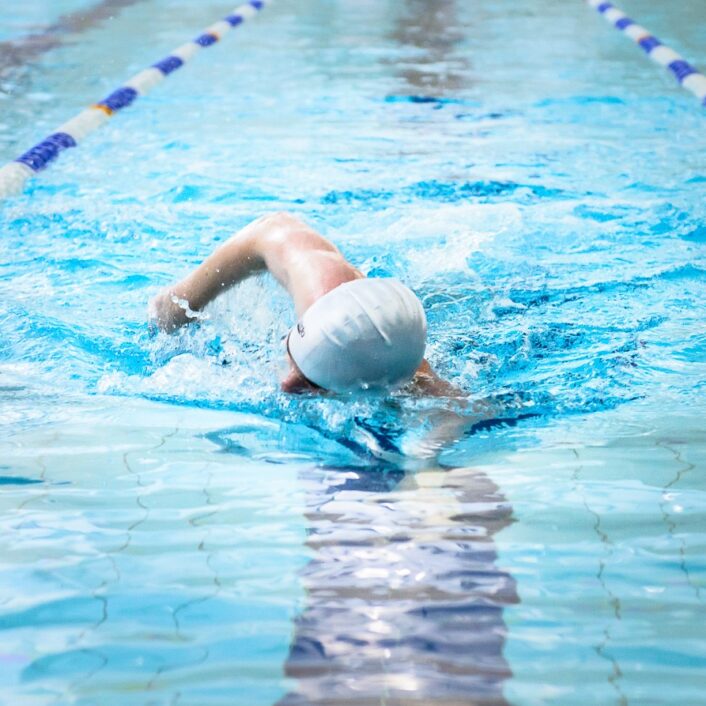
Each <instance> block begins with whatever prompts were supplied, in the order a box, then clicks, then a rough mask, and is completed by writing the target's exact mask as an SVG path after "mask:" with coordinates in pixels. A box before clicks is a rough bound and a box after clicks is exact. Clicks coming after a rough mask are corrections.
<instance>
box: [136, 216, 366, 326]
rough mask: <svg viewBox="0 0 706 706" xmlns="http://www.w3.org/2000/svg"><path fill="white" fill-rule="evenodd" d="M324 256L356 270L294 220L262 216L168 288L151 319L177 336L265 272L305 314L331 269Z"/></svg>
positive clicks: (152, 306)
mask: <svg viewBox="0 0 706 706" xmlns="http://www.w3.org/2000/svg"><path fill="white" fill-rule="evenodd" d="M322 257H328V258H329V259H330V258H333V260H334V261H335V262H334V263H333V264H336V263H337V262H338V261H339V260H340V261H341V263H343V265H345V266H347V267H348V268H349V269H353V268H351V267H350V265H348V264H347V263H345V261H344V260H343V258H342V257H341V256H340V253H339V252H338V250H337V249H336V248H335V247H334V246H333V245H332V244H331V243H329V242H328V241H327V240H326V239H325V238H324V237H323V236H321V235H319V234H318V233H316V232H315V231H314V230H312V229H311V228H310V227H309V226H307V225H306V224H305V223H303V222H302V221H301V220H299V219H298V218H296V217H295V216H291V215H289V214H287V213H274V214H271V215H268V216H263V217H262V218H258V219H257V220H256V221H253V222H252V223H250V224H249V225H247V226H246V227H245V228H243V229H242V230H240V231H238V232H237V233H236V234H235V235H234V236H233V237H232V238H230V239H229V240H228V241H227V242H225V243H224V244H223V245H221V246H220V247H219V248H217V249H216V250H215V251H214V252H213V253H212V254H211V255H209V257H207V258H206V259H205V260H204V261H203V262H202V263H201V264H200V265H199V266H198V267H197V268H196V269H195V270H193V271H192V272H191V273H190V274H189V275H187V276H186V277H185V278H184V279H183V280H181V281H180V282H177V283H176V284H173V285H171V286H169V287H167V288H165V289H163V290H162V291H161V292H160V293H159V294H158V295H157V296H156V297H155V298H154V299H153V300H152V301H151V302H150V307H149V315H150V319H152V320H153V321H154V322H155V323H156V324H157V325H158V326H159V328H161V329H163V330H166V331H173V330H175V329H177V328H179V327H181V326H184V325H185V324H188V323H189V322H191V321H193V320H194V319H195V318H196V312H199V311H201V310H202V309H203V308H204V307H205V306H206V305H207V304H208V303H209V302H211V301H213V300H214V299H215V298H216V297H217V296H218V295H219V294H221V293H222V292H225V291H226V290H228V289H229V288H230V287H232V286H234V285H235V284H237V283H238V282H242V281H243V280H244V279H247V278H248V277H250V276H251V275H254V274H257V273H259V272H263V271H266V270H268V271H270V272H271V273H272V274H273V275H274V277H275V278H276V279H277V280H278V281H279V282H280V284H282V285H283V286H284V287H285V288H286V289H287V291H288V292H289V293H290V295H291V296H292V298H293V299H294V303H295V307H296V309H297V311H300V310H302V311H303V310H304V309H306V308H307V307H308V306H309V305H310V304H311V301H312V299H314V298H315V297H316V296H317V295H318V292H316V291H314V290H313V289H312V287H311V282H312V281H318V280H319V279H320V277H319V274H320V273H319V270H326V271H327V272H328V271H331V270H332V268H331V264H332V263H329V262H328V261H327V262H326V263H325V265H322V263H321V262H320V260H321V258H322ZM313 275H315V276H313Z"/></svg>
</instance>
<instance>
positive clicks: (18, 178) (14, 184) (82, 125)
mask: <svg viewBox="0 0 706 706" xmlns="http://www.w3.org/2000/svg"><path fill="white" fill-rule="evenodd" d="M270 4H272V0H249V2H247V3H245V4H244V5H240V6H239V7H236V8H235V9H234V10H233V11H232V12H231V13H230V14H229V15H227V16H226V17H224V18H223V19H222V20H220V21H218V22H215V23H214V24H212V25H210V26H209V27H207V28H206V29H205V30H204V31H203V32H202V33H201V34H200V35H199V36H198V37H196V38H195V39H194V40H192V41H190V42H187V43H186V44H182V45H181V46H179V47H177V48H176V49H174V51H172V52H171V53H170V54H169V55H168V56H166V57H165V58H164V59H162V60H161V61H158V62H157V63H156V64H153V65H152V66H150V67H149V68H147V69H144V70H143V71H140V72H139V73H138V74H135V76H133V77H132V78H131V79H130V80H128V81H126V82H125V83H124V84H123V85H122V86H120V88H118V89H117V90H115V91H113V92H112V93H111V94H110V95H108V96H107V97H106V98H104V99H103V100H101V101H99V102H98V103H94V104H93V105H92V106H90V107H88V108H86V109H85V110H83V111H81V112H80V113H79V114H78V115H76V116H74V117H73V118H71V120H68V121H67V122H65V123H64V124H63V125H60V126H59V127H58V128H57V129H56V130H55V131H54V132H53V133H52V134H51V135H49V136H48V137H46V138H44V139H43V140H42V141H41V142H39V143H37V144H36V145H35V146H34V147H32V148H31V149H29V150H27V151H26V152H25V153H24V154H22V155H20V156H19V157H18V158H17V159H16V160H15V161H14V162H10V163H9V164H6V165H5V166H4V167H2V168H0V198H6V197H8V196H12V195H15V194H18V193H20V192H21V191H22V188H23V187H24V185H25V182H26V181H27V179H29V178H30V177H32V176H34V175H35V174H36V173H37V172H39V171H41V170H42V169H44V168H45V167H46V166H47V165H48V164H49V163H50V162H52V161H53V160H55V159H56V158H57V157H58V156H59V154H60V153H61V152H63V151H64V150H66V149H69V147H76V145H78V143H79V142H82V141H83V140H84V139H85V138H86V137H87V136H88V135H90V134H91V133H92V132H93V131H94V130H97V129H98V128H99V127H100V126H101V125H103V124H104V123H106V122H107V121H108V120H109V119H110V117H111V116H113V115H115V113H117V112H118V111H120V110H122V109H123V108H127V106H129V105H131V104H132V103H133V102H134V101H135V100H136V99H137V98H138V97H139V96H144V95H146V94H147V93H149V92H150V91H151V90H152V89H153V88H154V87H155V86H156V85H157V84H159V83H161V82H162V81H163V80H164V79H165V78H166V77H167V76H169V75H170V74H171V73H173V72H174V71H176V70H177V69H179V68H181V67H182V66H183V65H184V64H185V63H186V62H187V61H189V60H190V59H192V58H193V57H194V56H195V55H196V54H197V53H198V51H199V50H200V49H205V48H206V47H210V46H212V45H213V44H215V43H216V42H218V41H219V40H220V39H222V38H223V36H224V35H225V34H226V33H227V32H229V31H230V30H231V29H233V28H235V27H237V26H238V25H240V24H242V23H243V22H245V21H246V20H248V19H250V18H251V17H254V16H255V15H256V14H257V13H258V12H259V11H260V10H262V9H263V8H264V7H265V6H266V5H270Z"/></svg>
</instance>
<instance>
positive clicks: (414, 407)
mask: <svg viewBox="0 0 706 706" xmlns="http://www.w3.org/2000/svg"><path fill="white" fill-rule="evenodd" d="M98 4H99V3H97V2H93V1H92V0H83V1H82V2H79V1H78V0H77V1H74V2H68V1H67V2H56V3H51V4H49V3H44V2H36V1H35V2H26V3H23V5H22V6H21V7H20V8H16V7H13V8H12V9H11V10H10V9H1V10H0V27H2V32H3V34H2V35H0V42H3V43H4V45H3V46H4V49H5V50H4V51H3V50H2V47H0V57H4V59H3V60H4V63H3V64H2V66H0V158H2V160H9V159H13V158H14V157H16V156H17V155H18V154H20V153H21V152H22V151H24V150H25V149H26V148H27V147H29V146H31V145H32V144H35V143H36V142H37V141H38V140H39V139H41V138H42V137H43V136H45V135H46V134H48V133H49V132H51V131H52V130H53V129H54V128H55V127H56V126H57V125H59V124H61V123H62V122H63V121H64V120H65V119H66V118H68V117H70V116H71V115H73V114H74V113H76V112H78V110H80V109H81V108H82V107H83V106H84V105H86V104H90V103H93V102H95V101H96V100H97V99H99V98H102V97H104V96H105V95H107V94H108V93H109V92H110V91H112V90H113V89H114V88H115V87H117V86H118V85H120V83H121V82H122V81H123V80H124V79H125V78H126V77H129V76H130V75H132V74H134V73H135V72H136V71H138V70H139V69H141V68H143V67H144V66H147V65H150V64H151V63H153V62H154V61H155V60H157V59H159V58H161V57H162V56H163V55H164V54H166V53H168V52H169V50H171V49H172V48H173V47H174V46H177V45H178V44H180V43H181V42H183V41H185V40H186V39H188V38H189V37H190V36H194V35H196V34H197V33H198V32H199V31H200V30H201V29H202V28H203V27H204V26H206V25H207V24H209V23H210V22H212V21H213V20H214V19H215V18H217V17H219V16H221V15H223V14H225V13H226V12H228V11H229V10H230V9H231V5H229V4H227V3H225V4H223V3H220V2H214V1H213V0H203V1H202V2H199V3H192V2H188V1H187V0H171V1H170V2H166V0H143V1H142V2H132V3H115V8H114V13H113V14H112V19H109V20H108V19H100V18H98V19H96V21H95V22H90V23H87V26H85V27H83V28H82V29H80V30H79V29H76V27H75V26H73V25H72V29H71V30H70V31H67V30H66V29H62V27H63V25H62V23H61V21H60V19H61V17H62V16H65V15H66V14H67V13H74V12H77V11H79V10H84V11H89V10H91V8H95V6H96V5H98ZM103 4H104V5H105V4H106V3H103ZM107 5H110V3H109V2H108V3H107ZM118 5H120V7H118ZM621 7H622V8H623V9H624V10H625V11H626V12H628V13H629V14H630V15H631V16H633V17H634V18H635V19H637V20H639V21H640V22H641V23H643V24H644V25H645V26H647V27H649V28H650V29H653V30H654V31H655V33H657V34H658V35H659V36H660V37H661V38H662V39H663V40H664V41H666V42H667V43H669V44H670V46H673V47H674V48H676V49H678V50H679V51H680V52H681V53H683V54H684V55H685V56H686V57H688V58H689V59H690V60H691V61H692V62H693V63H694V64H696V65H697V66H700V67H701V68H704V67H706V55H705V50H704V47H705V46H706V42H705V41H704V40H705V39H706V37H705V34H706V24H704V22H703V19H704V17H703V9H702V7H701V5H700V4H699V3H698V2H696V0H686V1H685V2H683V3H680V6H679V12H678V13H676V12H674V11H670V12H668V11H667V9H666V8H665V7H658V6H655V5H653V4H649V3H647V2H646V1H645V0H639V1H638V0H632V1H630V0H625V1H624V2H623V3H621ZM10 19H11V22H10ZM48 27H54V29H52V30H51V35H52V38H53V40H54V41H52V42H51V43H49V44H47V43H44V44H43V43H42V42H39V45H38V46H35V49H36V50H35V49H33V53H32V54H31V56H29V57H28V55H27V53H26V52H25V53H24V54H22V56H23V60H22V61H21V62H19V63H18V62H15V61H10V60H9V59H7V58H6V57H9V56H11V55H12V56H17V55H18V51H17V47H18V46H25V47H26V46H28V43H27V41H26V38H27V37H28V36H30V35H37V34H39V35H41V34H42V32H43V29H46V28H48ZM23 38H24V39H23ZM32 41H33V42H34V45H36V44H37V42H36V40H32ZM8 42H14V44H13V45H12V46H13V47H14V48H15V50H14V52H10V51H9V48H8V47H9V45H8ZM23 42H24V44H23ZM703 120H704V113H703V110H701V109H700V108H699V106H698V105H697V104H695V103H694V101H693V97H692V96H690V95H688V94H686V93H685V92H683V91H682V90H681V89H680V88H679V86H678V85H676V83H675V82H674V81H673V79H672V77H670V76H669V75H668V74H666V73H665V72H663V71H661V70H660V69H658V68H656V67H654V66H653V65H651V64H650V63H649V62H647V61H645V59H644V57H643V56H642V55H641V52H640V51H639V50H638V49H636V48H635V47H634V46H633V45H631V44H630V43H629V42H627V41H626V40H625V39H624V37H622V36H620V34H619V33H617V32H614V31H612V30H611V29H610V28H609V27H607V26H606V25H605V23H604V22H603V21H602V20H601V18H600V17H598V16H596V13H595V12H594V11H593V10H591V9H590V8H588V7H585V6H584V5H583V4H581V3H578V4H576V5H575V6H570V5H567V4H566V3H552V2H549V1H548V0H542V1H541V2H537V3H533V4H532V6H528V7H524V8H522V9H518V8H517V5H516V4H514V3H510V2H500V3H495V4H494V5H493V6H492V7H491V6H481V7H479V6H477V5H471V4H468V3H462V2H459V1H458V0H439V1H438V2H434V3H433V5H431V4H430V3H426V2H422V1H421V0H419V1H416V0H405V1H404V2H402V1H398V2H395V3H393V2H389V3H388V2H376V3H373V2H365V1H364V2H358V3H355V4H353V3H348V2H345V1H344V0H302V1H301V2H297V3H294V2H290V1H288V0H281V2H279V3H278V4H276V5H273V6H272V7H271V8H267V10H266V12H264V13H263V14H262V15H261V16H260V17H258V18H257V19H256V20H254V21H253V22H251V23H249V24H247V25H246V26H243V27H242V28H239V29H238V32H237V33H234V34H233V35H232V36H231V37H229V38H228V40H227V41H224V43H223V45H221V46H216V47H214V48H213V49H211V50H209V52H208V54H206V53H204V54H203V55H202V56H199V57H198V58H197V59H196V60H195V61H194V63H193V64H191V65H189V66H188V67H187V68H185V69H184V70H183V71H182V72H181V73H180V75H178V76H175V77H174V78H173V79H170V81H169V82H168V83H166V84H164V85H163V86H161V87H160V88H159V89H158V90H156V91H155V92H154V93H153V94H151V95H149V96H147V97H145V98H143V99H140V102H139V103H138V104H136V105H135V106H134V107H132V108H130V109H128V110H125V111H124V112H123V113H121V114H120V115H119V116H117V117H116V118H115V119H114V120H113V121H112V122H111V123H110V124H109V125H108V126H106V127H104V128H103V129H102V130H101V131H100V132H98V133H96V134H95V135H94V136H92V137H91V139H90V140H89V141H87V142H86V143H85V144H83V145H81V146H80V147H79V148H78V149H75V150H69V151H67V152H66V153H65V154H63V155H62V157H61V160H60V161H59V162H57V164H56V165H54V166H53V167H52V168H51V169H49V170H47V171H46V172H43V173H42V175H41V177H40V178H38V179H36V180H35V181H33V182H31V184H30V185H29V187H28V190H27V192H26V194H25V195H24V196H22V197H20V198H18V199H15V200H12V201H9V202H7V203H5V204H3V206H2V207H1V208H2V211H1V213H0V224H1V226H2V238H0V253H1V255H0V295H1V296H2V302H3V306H2V309H0V340H2V342H3V345H2V347H1V348H0V396H1V400H2V402H1V403H0V424H1V425H2V430H3V435H2V441H1V442H0V466H2V469H0V483H1V484H2V489H1V490H2V493H0V499H1V500H2V503H3V512H2V515H1V517H2V523H3V527H2V529H3V531H2V534H1V535H0V536H1V537H2V539H1V540H0V541H1V542H2V559H3V565H2V571H0V629H2V635H3V642H2V648H0V660H2V665H3V668H2V670H0V684H1V686H2V692H1V693H2V700H3V701H4V702H5V703H13V704H17V703H21V704H23V705H24V704H68V703H73V704H85V705H87V706H88V705H89V704H91V705H92V704H95V703H101V704H106V705H110V704H120V705H121V706H124V705H125V704H194V705H197V704H198V705H199V706H204V705H206V704H229V705H232V704H243V705H246V704H247V705H248V706H253V705H259V704H263V705H266V704H275V703H279V704H336V705H339V704H383V703H384V704H418V703H423V704H437V705H439V706H441V705H442V704H443V705H444V706H449V705H456V704H469V703H483V704H508V703H509V704H517V705H518V706H519V705H524V704H528V705H529V704H560V705H561V706H564V705H566V704H569V705H573V704H576V705H579V704H580V705H583V704H610V703H615V704H626V703H630V704H667V703H680V704H687V705H690V706H696V705H697V704H702V703H703V693H704V687H705V686H706V684H705V679H706V678H705V677H704V674H705V673H706V635H704V627H703V623H704V621H703V613H704V605H703V604H704V595H705V592H706V584H705V581H706V559H705V553H704V539H705V533H704V515H705V512H706V496H705V491H706V485H705V482H704V479H703V469H704V467H705V465H706V440H705V438H704V436H705V435H704V424H703V419H704V416H705V413H706V404H705V403H704V380H705V378H706V375H705V373H706V325H705V324H704V314H703V301H704V295H706V284H705V282H704V273H705V271H706V261H705V258H704V241H705V238H706V231H705V230H704V219H705V215H706V213H705V211H706V207H705V206H704V203H705V202H706V201H705V199H704V188H705V185H706V164H705V163H704V157H703V154H704V141H705V138H704V131H703ZM277 209H286V210H288V211H292V212H295V213H297V214H299V215H301V216H303V217H304V218H306V219H307V220H308V221H309V222H311V223H312V224H313V225H315V226H316V227H317V228H319V229H321V230H322V232H323V233H324V234H326V235H327V236H328V237H330V238H331V239H333V240H334V241H335V242H336V243H337V244H338V245H339V246H340V247H341V249H342V250H343V251H344V253H345V254H346V255H347V256H348V257H349V258H350V259H351V260H352V261H353V262H354V263H355V264H357V265H358V266H360V267H361V268H362V269H363V270H364V271H365V272H367V273H370V274H377V275H394V276H397V277H400V278H401V279H403V280H404V281H405V282H407V283H408V284H409V285H410V286H412V287H413V288H414V289H415V290H416V291H417V292H418V293H419V294H420V296H421V298H422V300H423V302H424V304H425V308H426V311H427V316H428V319H429V328H430V347H429V357H430V359H431V361H432V363H433V364H434V365H435V366H436V368H437V369H438V370H439V371H440V372H441V373H442V374H443V375H444V376H445V377H447V378H448V379H450V380H452V381H453V382H455V383H456V384H458V385H460V386H462V387H464V388H465V389H466V390H468V391H469V393H470V394H471V395H472V396H474V397H476V398H478V399H486V398H490V399H491V400H492V401H493V404H495V405H496V407H497V409H498V416H499V417H502V418H503V419H504V420H505V421H502V422H498V423H497V424H488V425H480V426H478V425H476V426H473V421H474V420H473V419H472V418H470V419H468V423H467V428H466V433H465V434H464V435H463V436H462V437H461V438H460V439H458V440H457V441H456V442H455V443H451V444H449V445H448V446H446V447H444V448H441V449H438V448H434V446H433V445H431V446H430V444H429V442H425V441H424V439H425V438H426V437H428V433H429V431H430V430H434V429H437V430H438V429H439V427H440V425H443V423H444V421H445V420H447V419H448V418H449V409H450V408H451V411H453V409H452V408H453V405H452V404H451V403H447V402H444V401H438V400H437V401H434V400H412V399H408V398H406V397H404V396H396V397H394V398H393V399H392V400H380V399H376V398H375V397H359V398H356V399H355V400H347V401H344V400H340V399H323V398H319V397H310V398H299V397H288V396H285V395H282V394H281V393H280V392H279V391H278V387H277V368H278V365H279V363H278V360H279V359H280V356H281V348H280V346H281V344H280V337H281V335H282V334H283V333H284V332H285V331H286V328H287V323H288V321H291V311H290V310H289V307H288V304H287V302H286V300H285V297H284V296H283V295H282V294H281V293H280V292H279V291H278V290H277V288H276V286H275V285H274V284H273V283H272V282H270V281H268V280H264V279H263V280H259V281H254V282H250V283H248V284H247V285H246V286H244V287H243V288H242V289H239V290H238V291H236V292H233V293H232V294H229V295H228V296H227V297H226V298H225V299H224V300H222V301H219V302H217V303H216V304H215V305H214V306H213V307H212V309H211V310H210V311H209V319H208V320H207V321H205V322H204V323H203V325H202V327H201V329H200V330H199V331H195V332H186V333H184V334H183V335H180V336H176V337H166V336H164V337H157V338H151V337H150V335H149V333H148V330H147V326H146V321H145V319H146V315H145V310H146V303H147V300H148V298H149V297H150V295H151V294H153V293H155V292H156V291H157V289H158V288H159V287H160V286H162V285H164V284H165V283H167V282H169V281H172V280H173V279H175V278H177V277H179V276H181V275H182V274H183V273H184V272H185V271H186V270H187V269H188V268H189V267H192V266H193V265H195V264H196V263H197V262H199V261H200V260H201V259H202V258H203V256H204V255H205V254H206V253H208V252H209V251H210V250H211V249H212V247H213V246H214V244H215V243H217V242H220V241H222V240H223V239H224V238H226V237H228V235H229V234H230V233H232V232H233V231H234V230H235V229H236V228H238V227H240V226H242V225H244V224H245V223H246V222H248V221H249V220H250V219H251V218H253V217H255V216H258V215H260V214H261V213H263V212H266V211H271V210H277ZM456 411H458V410H456ZM438 452H440V453H438Z"/></svg>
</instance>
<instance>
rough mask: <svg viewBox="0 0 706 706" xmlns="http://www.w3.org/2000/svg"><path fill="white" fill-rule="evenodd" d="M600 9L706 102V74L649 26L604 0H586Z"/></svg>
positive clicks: (656, 60) (703, 102) (649, 54)
mask: <svg viewBox="0 0 706 706" xmlns="http://www.w3.org/2000/svg"><path fill="white" fill-rule="evenodd" d="M586 1H587V2H588V4H589V5H590V6H591V7H593V8H595V9H596V10H598V12H600V13H601V15H603V17H604V18H605V20H606V21H607V22H610V24H612V25H613V26H614V27H616V28H617V29H619V30H620V31H621V32H622V33H623V34H626V35H627V36H628V37H630V39H632V40H633V42H635V43H636V44H639V45H640V46H641V47H642V48H643V49H644V50H645V52H646V53H647V56H649V57H650V59H652V61H654V62H656V63H658V64H660V65H661V66H666V67H667V68H668V69H669V70H670V71H671V72H672V73H673V74H674V76H675V78H676V79H677V81H679V83H680V84H681V85H682V86H684V88H686V90H687V91H691V92H692V93H693V94H694V95H695V96H696V97H697V98H698V99H699V100H700V101H701V104H702V105H704V106H706V76H704V75H703V74H702V73H701V72H700V71H698V70H697V69H696V68H695V67H694V66H692V65H691V64H690V63H689V62H688V61H687V60H686V59H685V58H684V57H683V56H681V55H680V54H677V52H675V51H674V49H670V48H669V47H668V46H666V45H665V44H662V42H660V41H659V39H657V37H655V36H654V34H652V33H651V32H650V31H649V30H647V29H645V28H644V27H642V26H641V25H639V24H637V22H634V21H633V20H631V19H630V18H629V17H628V16H627V15H626V14H625V13H624V12H623V11H622V10H619V9H618V8H617V7H615V6H614V5H612V4H611V3H609V2H603V0H586Z"/></svg>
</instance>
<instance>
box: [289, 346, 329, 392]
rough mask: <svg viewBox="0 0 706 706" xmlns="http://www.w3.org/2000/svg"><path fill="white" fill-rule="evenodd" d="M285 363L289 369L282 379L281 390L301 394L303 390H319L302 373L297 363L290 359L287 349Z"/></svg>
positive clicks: (319, 389)
mask: <svg viewBox="0 0 706 706" xmlns="http://www.w3.org/2000/svg"><path fill="white" fill-rule="evenodd" d="M287 363H288V365H289V371H288V373H287V375H286V376H285V378H284V380H282V383H281V387H282V391H283V392H291V393H294V394H302V393H305V392H320V391H321V388H320V387H319V386H318V385H314V384H313V383H311V382H309V380H307V379H306V378H305V377H304V374H303V373H302V371H301V370H299V368H298V367H297V364H296V363H295V362H294V361H293V360H292V356H291V355H289V351H287Z"/></svg>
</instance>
